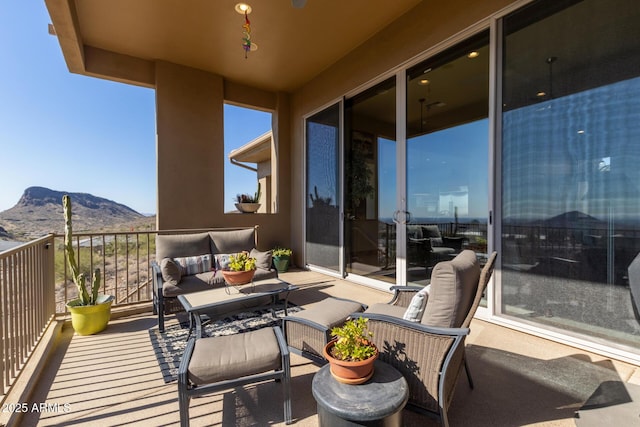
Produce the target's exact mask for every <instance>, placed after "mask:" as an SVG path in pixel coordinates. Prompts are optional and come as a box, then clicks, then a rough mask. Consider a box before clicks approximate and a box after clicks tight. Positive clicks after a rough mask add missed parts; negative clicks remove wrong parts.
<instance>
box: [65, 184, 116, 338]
mask: <svg viewBox="0 0 640 427" xmlns="http://www.w3.org/2000/svg"><path fill="white" fill-rule="evenodd" d="M62 207H63V209H64V252H65V255H66V257H67V262H68V264H69V269H70V270H71V277H72V279H73V283H75V285H76V287H77V288H78V298H76V299H74V300H71V301H69V302H68V303H67V308H68V309H69V312H70V313H71V325H72V326H73V329H74V330H75V331H76V333H77V334H78V335H93V334H97V333H98V332H101V331H103V330H104V329H105V328H106V327H107V324H108V323H109V319H110V318H111V303H112V302H113V296H112V295H102V294H100V293H99V291H100V269H99V268H96V269H95V271H94V272H93V278H92V284H91V293H89V291H87V283H86V281H87V278H86V276H85V275H84V273H81V272H80V268H79V265H78V262H77V260H76V255H75V251H74V250H73V240H72V239H73V227H72V224H71V198H70V197H69V196H68V195H66V194H65V195H64V196H62Z"/></svg>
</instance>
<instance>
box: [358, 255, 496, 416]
mask: <svg viewBox="0 0 640 427" xmlns="http://www.w3.org/2000/svg"><path fill="white" fill-rule="evenodd" d="M470 254H471V255H470ZM496 255H497V254H496V253H495V252H494V253H493V254H491V256H490V257H489V259H488V261H487V263H486V265H485V266H484V268H483V269H482V271H479V270H480V268H479V265H478V264H477V260H475V254H474V253H473V252H471V251H463V252H462V253H461V254H460V255H458V256H457V257H456V258H455V259H454V260H452V261H445V262H441V263H438V265H436V267H435V268H434V274H433V276H432V282H431V291H430V295H429V297H428V299H427V304H426V308H425V312H424V315H423V317H422V321H421V322H411V321H408V320H404V319H403V318H402V316H403V314H404V312H405V310H406V307H408V306H409V304H410V302H411V299H412V297H413V295H415V294H416V293H417V291H419V290H420V289H422V288H421V287H415V286H398V287H393V289H394V291H395V293H394V297H393V299H392V300H391V301H390V302H389V303H388V304H374V305H372V306H371V307H370V308H369V309H367V311H365V312H364V313H354V314H353V315H352V317H365V318H368V319H369V321H368V325H369V330H370V331H372V332H373V341H374V342H375V344H376V345H377V346H378V349H380V356H379V357H380V359H381V360H382V361H384V362H386V363H389V364H390V365H392V366H394V367H395V368H396V369H398V370H399V371H400V372H402V374H403V375H404V377H405V378H406V380H407V382H408V384H409V391H410V396H409V408H411V409H414V410H417V411H418V412H423V413H427V414H432V415H435V416H436V417H438V418H439V419H440V422H441V423H442V425H443V426H448V425H449V422H448V419H447V410H448V408H449V404H450V403H451V399H452V397H453V391H454V388H455V384H456V382H457V380H458V377H459V375H460V372H461V370H462V367H463V366H464V367H465V371H466V374H467V378H468V380H469V386H470V387H471V388H473V381H472V379H471V375H470V372H469V369H468V366H467V362H466V360H465V349H464V343H465V337H466V336H467V335H468V334H469V324H470V323H471V319H472V318H473V316H474V314H475V312H476V309H477V308H478V305H479V304H480V300H481V299H482V295H483V293H484V290H485V288H486V285H487V283H488V282H489V278H490V277H491V274H492V273H493V268H494V264H495V259H496ZM459 259H465V260H466V264H461V262H460V261H458V260H459ZM470 264H475V265H470ZM452 277H453V282H454V283H455V284H456V286H463V287H464V288H466V290H467V293H469V292H470V295H467V297H466V299H465V298H462V300H458V301H457V302H460V303H461V304H460V306H461V308H460V310H457V312H456V313H453V315H452V317H451V319H452V324H451V325H450V326H448V327H441V326H438V327H435V326H429V325H428V324H425V322H429V319H427V317H429V312H430V311H431V312H433V308H434V307H430V304H432V305H433V304H435V305H438V304H441V303H442V300H441V301H440V302H438V301H436V299H437V297H436V293H437V292H440V291H437V287H438V286H439V284H438V283H439V282H438V281H440V283H445V282H447V280H449V282H448V284H449V286H448V288H449V289H451V280H452V279H451V278H452ZM470 282H471V283H470ZM440 295H441V294H440ZM459 296H460V293H458V297H459ZM453 305H458V304H457V303H456V304H453ZM437 308H438V307H436V309H437ZM439 308H440V309H441V308H442V307H439ZM451 310H452V311H453V312H455V311H456V310H455V308H454V307H451ZM431 314H432V313H431Z"/></svg>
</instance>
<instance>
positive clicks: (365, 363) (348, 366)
mask: <svg viewBox="0 0 640 427" xmlns="http://www.w3.org/2000/svg"><path fill="white" fill-rule="evenodd" d="M335 343H336V340H333V341H329V343H327V345H326V346H325V347H324V349H323V350H322V353H323V355H324V358H325V359H327V361H328V362H329V369H330V370H331V375H333V377H334V378H335V379H336V381H338V382H341V383H344V384H362V383H365V382H367V381H368V380H369V378H371V377H372V376H373V363H374V362H375V361H376V359H377V358H378V351H377V349H376V354H375V355H374V356H372V357H370V358H368V359H365V360H360V361H357V362H350V361H347V360H339V359H336V358H334V357H333V356H332V355H331V352H330V350H331V347H333V346H334V345H335Z"/></svg>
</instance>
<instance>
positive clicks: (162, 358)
mask: <svg viewBox="0 0 640 427" xmlns="http://www.w3.org/2000/svg"><path fill="white" fill-rule="evenodd" d="M300 310H302V308H301V307H297V306H295V305H293V306H292V305H291V303H290V304H289V307H288V309H287V312H288V313H289V314H292V313H296V312H298V311H300ZM176 317H177V318H178V321H179V323H177V324H172V325H170V326H167V325H165V328H164V332H162V333H161V332H159V331H158V327H157V326H155V327H153V328H151V329H149V338H150V339H151V344H152V345H153V349H154V351H155V354H156V358H157V359H158V364H159V365H160V370H161V371H162V376H163V378H164V382H165V383H170V382H173V381H177V380H178V367H179V366H180V359H181V358H182V354H183V353H184V349H185V347H186V346H187V338H188V336H189V320H188V317H187V315H186V313H184V312H183V313H178V314H176ZM283 317H284V310H282V309H281V310H276V317H275V318H274V317H273V315H272V314H271V310H270V309H262V310H255V311H247V312H244V313H240V314H237V315H234V316H229V317H226V318H224V319H221V320H217V321H211V322H209V323H207V324H206V325H205V326H204V327H203V329H204V335H205V336H206V337H216V336H221V335H232V334H238V333H243V332H248V331H253V330H256V329H260V328H266V327H270V326H275V325H280V323H281V319H282V318H283ZM191 333H192V334H194V333H195V331H192V332H191Z"/></svg>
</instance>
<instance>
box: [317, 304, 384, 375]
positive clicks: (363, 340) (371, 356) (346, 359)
mask: <svg viewBox="0 0 640 427" xmlns="http://www.w3.org/2000/svg"><path fill="white" fill-rule="evenodd" d="M367 322H368V319H366V318H363V317H358V318H355V319H350V320H347V321H346V322H345V323H344V325H342V326H337V327H335V328H333V329H331V335H333V336H334V337H335V339H333V340H332V341H330V342H329V343H328V344H327V345H326V346H325V348H324V351H323V353H324V357H325V359H327V361H328V362H329V365H330V369H331V374H332V375H333V377H334V378H335V379H336V380H337V381H339V382H342V383H346V384H362V383H364V382H366V381H367V380H368V379H369V378H371V377H372V376H373V368H374V366H373V364H374V362H375V360H376V359H377V358H378V348H377V347H376V346H375V344H373V342H371V337H373V333H371V332H370V331H369V330H368V329H367Z"/></svg>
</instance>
